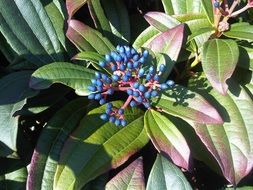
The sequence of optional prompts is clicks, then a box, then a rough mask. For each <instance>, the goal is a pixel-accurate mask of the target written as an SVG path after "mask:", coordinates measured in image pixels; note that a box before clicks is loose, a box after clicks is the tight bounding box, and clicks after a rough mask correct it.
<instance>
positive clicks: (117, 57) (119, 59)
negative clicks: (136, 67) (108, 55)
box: [114, 55, 122, 62]
mask: <svg viewBox="0 0 253 190" xmlns="http://www.w3.org/2000/svg"><path fill="white" fill-rule="evenodd" d="M114 60H115V61H116V62H121V61H122V57H121V56H120V55H117V56H116V57H115V59H114Z"/></svg>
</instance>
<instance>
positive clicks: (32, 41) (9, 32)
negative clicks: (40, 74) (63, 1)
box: [0, 0, 63, 66]
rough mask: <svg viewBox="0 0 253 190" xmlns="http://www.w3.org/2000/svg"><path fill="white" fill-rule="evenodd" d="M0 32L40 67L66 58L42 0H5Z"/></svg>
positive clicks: (22, 54) (1, 7)
mask: <svg viewBox="0 0 253 190" xmlns="http://www.w3.org/2000/svg"><path fill="white" fill-rule="evenodd" d="M0 12H1V15H0V23H1V25H0V31H1V33H2V34H3V36H4V37H5V38H6V40H7V42H8V43H9V44H10V45H11V47H12V48H13V50H14V51H15V52H16V53H17V54H18V55H19V56H21V57H24V58H25V59H27V60H29V61H31V62H33V63H34V64H36V66H41V65H44V64H46V63H49V62H53V61H60V60H63V54H62V49H61V44H60V42H59V40H58V36H57V33H56V30H55V28H54V26H53V24H52V22H51V20H50V17H49V16H48V15H47V13H46V10H45V9H44V7H43V6H42V4H41V2H40V1H36V0H19V1H10V2H9V1H8V2H7V1H2V2H1V4H0Z"/></svg>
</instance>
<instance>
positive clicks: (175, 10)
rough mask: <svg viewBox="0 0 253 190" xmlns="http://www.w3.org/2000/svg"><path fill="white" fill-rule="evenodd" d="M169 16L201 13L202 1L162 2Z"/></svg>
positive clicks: (174, 0) (173, 0)
mask: <svg viewBox="0 0 253 190" xmlns="http://www.w3.org/2000/svg"><path fill="white" fill-rule="evenodd" d="M162 3H163V7H164V10H165V12H166V13H167V14H168V15H179V14H186V13H199V12H201V10H202V7H201V0H162Z"/></svg>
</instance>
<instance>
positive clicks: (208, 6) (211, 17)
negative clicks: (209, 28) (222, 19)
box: [201, 0, 214, 25]
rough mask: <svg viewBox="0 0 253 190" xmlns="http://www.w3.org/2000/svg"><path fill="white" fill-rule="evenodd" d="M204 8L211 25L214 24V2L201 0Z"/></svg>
mask: <svg viewBox="0 0 253 190" xmlns="http://www.w3.org/2000/svg"><path fill="white" fill-rule="evenodd" d="M201 3H202V6H203V8H204V10H205V13H206V16H207V19H208V20H209V22H210V24H211V25H213V24H214V14H213V2H212V1H210V0H201Z"/></svg>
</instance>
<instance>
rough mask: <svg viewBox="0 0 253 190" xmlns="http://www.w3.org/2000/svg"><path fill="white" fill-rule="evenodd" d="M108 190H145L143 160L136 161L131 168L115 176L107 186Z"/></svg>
mask: <svg viewBox="0 0 253 190" xmlns="http://www.w3.org/2000/svg"><path fill="white" fill-rule="evenodd" d="M105 189H106V190H122V189H126V190H136V189H138V190H144V189H145V180H144V172H143V163H142V158H141V157H140V158H138V159H136V160H135V161H134V162H132V163H131V164H130V165H129V166H127V167H126V168H125V169H123V170H122V171H121V172H119V173H118V174H117V175H116V176H114V177H113V178H112V179H111V180H110V181H109V182H108V183H107V184H106V186H105Z"/></svg>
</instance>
